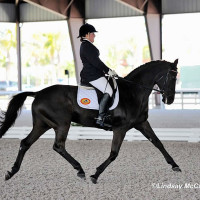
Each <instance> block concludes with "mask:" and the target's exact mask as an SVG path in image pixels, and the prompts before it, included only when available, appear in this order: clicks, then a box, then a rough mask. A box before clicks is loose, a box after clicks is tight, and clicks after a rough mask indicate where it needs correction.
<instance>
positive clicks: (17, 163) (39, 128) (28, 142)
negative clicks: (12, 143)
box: [5, 125, 49, 180]
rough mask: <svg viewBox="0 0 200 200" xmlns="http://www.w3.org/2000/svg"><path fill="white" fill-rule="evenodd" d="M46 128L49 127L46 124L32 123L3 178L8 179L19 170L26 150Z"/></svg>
mask: <svg viewBox="0 0 200 200" xmlns="http://www.w3.org/2000/svg"><path fill="white" fill-rule="evenodd" d="M48 129H49V127H47V126H46V125H43V126H41V125H40V126H39V125H34V127H33V129H32V131H31V132H30V133H29V135H28V136H27V137H26V138H24V139H23V140H22V141H21V144H20V148H19V152H18V155H17V159H16V161H15V163H14V165H13V167H12V169H11V171H8V172H7V174H6V175H5V180H9V179H10V178H11V177H12V176H13V175H15V174H16V173H17V172H18V171H19V169H20V166H21V163H22V160H23V158H24V155H25V153H26V152H27V150H28V149H29V148H30V147H31V145H32V144H33V143H34V142H35V141H37V140H38V138H39V137H40V136H41V135H42V134H43V133H45V132H46V131H47V130H48Z"/></svg>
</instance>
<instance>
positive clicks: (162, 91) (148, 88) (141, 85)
mask: <svg viewBox="0 0 200 200" xmlns="http://www.w3.org/2000/svg"><path fill="white" fill-rule="evenodd" d="M162 78H163V76H162V77H161V78H160V79H159V80H161V79H162ZM118 79H122V80H125V81H126V82H129V83H131V84H135V85H138V86H140V87H142V88H145V89H147V90H151V91H152V90H154V91H156V92H159V93H161V94H164V90H158V89H155V88H150V87H147V86H145V85H143V84H140V83H135V82H133V81H129V80H127V79H125V78H122V77H118Z"/></svg>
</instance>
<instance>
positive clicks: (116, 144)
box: [90, 130, 126, 184]
mask: <svg viewBox="0 0 200 200" xmlns="http://www.w3.org/2000/svg"><path fill="white" fill-rule="evenodd" d="M125 135H126V132H125V131H119V130H118V131H117V130H116V131H113V140H112V146H111V152H110V156H109V157H108V159H107V160H106V161H104V162H103V163H102V164H101V165H100V166H99V167H97V169H96V173H95V174H94V175H92V176H90V178H91V180H92V182H93V183H94V184H96V183H97V179H98V178H99V176H100V174H101V173H103V171H104V170H105V169H106V167H108V165H109V164H110V163H111V162H112V161H114V160H115V159H116V158H117V156H118V153H119V150H120V147H121V144H122V142H123V140H124V137H125Z"/></svg>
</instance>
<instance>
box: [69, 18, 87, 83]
mask: <svg viewBox="0 0 200 200" xmlns="http://www.w3.org/2000/svg"><path fill="white" fill-rule="evenodd" d="M67 22H68V27H69V35H70V39H71V45H72V51H73V56H74V63H75V69H76V80H77V83H78V84H79V83H80V72H81V70H82V61H81V59H80V55H79V49H80V45H81V42H80V39H78V38H77V37H78V34H79V28H80V26H81V25H83V24H84V19H83V18H70V19H68V20H67Z"/></svg>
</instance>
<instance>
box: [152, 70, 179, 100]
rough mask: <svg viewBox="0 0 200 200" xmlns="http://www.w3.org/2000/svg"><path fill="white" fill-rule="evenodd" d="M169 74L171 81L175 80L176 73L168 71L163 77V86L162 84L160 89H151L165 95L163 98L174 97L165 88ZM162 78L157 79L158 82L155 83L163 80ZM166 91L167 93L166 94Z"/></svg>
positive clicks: (172, 93)
mask: <svg viewBox="0 0 200 200" xmlns="http://www.w3.org/2000/svg"><path fill="white" fill-rule="evenodd" d="M170 74H171V79H172V80H176V76H177V74H178V72H177V71H176V70H173V69H169V70H168V72H167V74H166V76H165V80H164V84H163V87H162V89H160V90H157V89H154V88H153V90H155V91H157V92H159V93H161V94H162V95H165V97H169V96H172V95H174V92H171V91H169V90H167V88H166V83H167V81H168V79H169V75H170ZM163 77H164V75H163V76H161V77H160V78H159V80H157V81H156V83H158V82H160V81H161V80H162V79H163ZM168 91H169V93H168Z"/></svg>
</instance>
